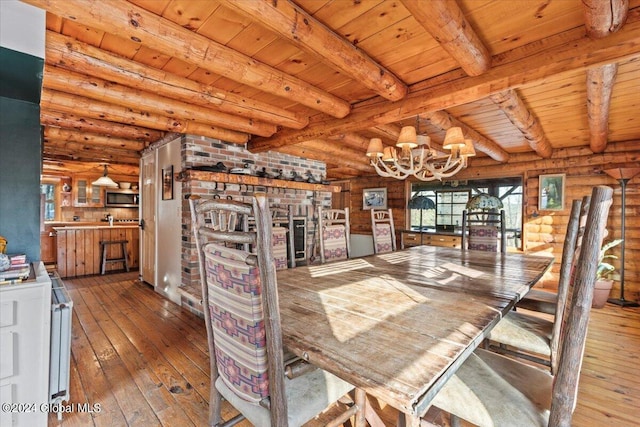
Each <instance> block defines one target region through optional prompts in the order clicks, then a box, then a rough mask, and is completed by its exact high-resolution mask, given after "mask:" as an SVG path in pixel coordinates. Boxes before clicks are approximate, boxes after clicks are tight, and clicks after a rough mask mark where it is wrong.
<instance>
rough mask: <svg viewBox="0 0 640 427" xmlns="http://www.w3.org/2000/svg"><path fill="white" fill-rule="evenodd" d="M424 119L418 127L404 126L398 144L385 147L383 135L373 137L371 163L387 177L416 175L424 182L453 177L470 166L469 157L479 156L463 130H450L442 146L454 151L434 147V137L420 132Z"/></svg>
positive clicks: (417, 124) (368, 151)
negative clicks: (383, 145)
mask: <svg viewBox="0 0 640 427" xmlns="http://www.w3.org/2000/svg"><path fill="white" fill-rule="evenodd" d="M419 126H420V118H419V117H418V118H416V127H413V126H404V127H403V128H402V130H401V131H400V136H399V137H398V142H397V143H396V147H398V148H400V153H398V151H397V149H396V148H395V147H384V149H383V147H382V140H381V139H380V138H372V139H371V141H370V142H369V148H368V149H367V157H369V159H370V162H371V166H373V167H374V168H375V170H376V172H377V173H378V175H380V176H383V177H385V178H396V179H406V178H408V177H409V176H412V175H413V176H414V177H416V178H418V179H419V180H420V181H434V180H436V179H438V180H441V181H442V179H443V178H449V177H452V176H453V175H455V174H457V173H458V172H460V171H461V170H462V169H464V168H466V167H467V158H468V157H472V156H475V155H476V150H475V149H474V148H473V144H472V143H471V140H470V139H464V136H463V135H462V129H461V128H459V127H451V128H449V129H447V133H446V135H445V138H444V143H443V144H442V148H443V149H445V150H449V151H450V153H449V154H448V155H447V154H446V153H440V152H438V151H436V150H434V149H433V148H431V145H430V141H431V138H430V137H429V136H427V135H421V134H420V132H419ZM416 128H417V129H418V130H416Z"/></svg>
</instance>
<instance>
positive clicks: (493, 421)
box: [433, 186, 613, 427]
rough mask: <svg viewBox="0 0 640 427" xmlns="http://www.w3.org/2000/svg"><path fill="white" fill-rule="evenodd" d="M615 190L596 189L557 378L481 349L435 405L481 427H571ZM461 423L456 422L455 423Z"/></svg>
mask: <svg viewBox="0 0 640 427" xmlns="http://www.w3.org/2000/svg"><path fill="white" fill-rule="evenodd" d="M612 195H613V190H612V189H611V188H609V187H604V186H600V187H596V188H595V189H594V191H593V193H592V196H591V202H592V204H591V208H590V210H589V215H588V220H587V227H586V229H585V234H584V241H583V243H582V247H581V250H580V255H579V258H578V261H577V263H576V265H575V267H576V268H575V270H574V273H575V274H574V279H573V287H572V292H570V296H569V297H570V299H571V304H570V306H569V309H568V310H566V312H565V315H564V317H563V320H562V322H563V324H564V325H565V327H564V329H563V331H562V341H561V353H560V363H559V366H558V372H557V374H556V376H555V378H554V377H553V376H551V375H550V374H549V373H548V372H545V371H543V370H540V369H537V368H536V367H535V366H531V365H527V364H524V363H521V362H519V361H517V360H515V359H512V358H508V357H505V356H502V355H499V354H496V353H492V352H489V351H486V350H483V349H477V350H476V351H475V352H474V353H473V354H472V355H471V356H470V357H469V358H468V359H467V360H466V361H465V362H464V363H463V364H462V366H461V367H460V369H459V370H458V371H457V373H456V374H455V375H454V376H453V377H452V378H451V379H450V380H449V381H448V382H447V383H446V384H445V386H444V387H443V388H442V390H441V391H440V392H439V393H438V394H437V395H436V397H435V398H434V400H433V405H435V406H437V407H439V408H441V409H443V410H445V411H447V412H449V413H450V414H452V416H454V417H460V418H463V419H465V420H467V421H469V422H471V423H473V424H475V425H478V426H492V427H493V426H525V425H526V426H549V427H556V426H569V425H571V418H572V415H573V411H574V409H575V405H576V400H577V392H578V380H579V376H580V367H581V365H582V355H583V352H584V345H585V341H586V336H587V326H588V323H589V313H590V310H591V301H592V299H593V290H594V286H595V280H596V276H595V273H596V268H597V265H598V258H599V254H600V246H601V244H602V239H603V237H604V230H605V226H606V222H607V215H608V211H609V207H610V206H611V202H612ZM454 421H455V419H454Z"/></svg>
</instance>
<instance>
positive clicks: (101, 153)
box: [43, 140, 140, 164]
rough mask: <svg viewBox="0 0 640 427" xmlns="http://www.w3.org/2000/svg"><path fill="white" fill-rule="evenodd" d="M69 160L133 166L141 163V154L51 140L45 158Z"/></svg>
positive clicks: (45, 151)
mask: <svg viewBox="0 0 640 427" xmlns="http://www.w3.org/2000/svg"><path fill="white" fill-rule="evenodd" d="M55 157H58V158H60V157H62V158H68V159H72V160H78V161H94V162H95V161H96V160H99V161H102V162H107V163H109V164H111V163H124V164H133V163H139V162H140V154H139V153H137V152H135V151H129V150H120V149H116V148H105V147H95V146H87V145H85V144H81V143H77V142H68V141H56V140H49V141H47V144H46V145H45V147H44V150H43V158H47V159H51V158H55Z"/></svg>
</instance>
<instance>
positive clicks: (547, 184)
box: [538, 173, 565, 211]
mask: <svg viewBox="0 0 640 427" xmlns="http://www.w3.org/2000/svg"><path fill="white" fill-rule="evenodd" d="M564 180H565V174H563V173H560V174H551V175H540V177H539V182H538V210H540V211H561V210H563V209H564Z"/></svg>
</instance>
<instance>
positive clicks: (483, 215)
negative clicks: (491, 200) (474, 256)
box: [461, 209, 507, 252]
mask: <svg viewBox="0 0 640 427" xmlns="http://www.w3.org/2000/svg"><path fill="white" fill-rule="evenodd" d="M461 237H462V250H466V249H471V250H476V251H488V252H497V251H499V252H505V251H506V250H507V235H506V233H505V223H504V210H502V209H501V210H499V211H497V212H496V211H488V210H468V209H465V210H464V211H463V212H462V236H461Z"/></svg>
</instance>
